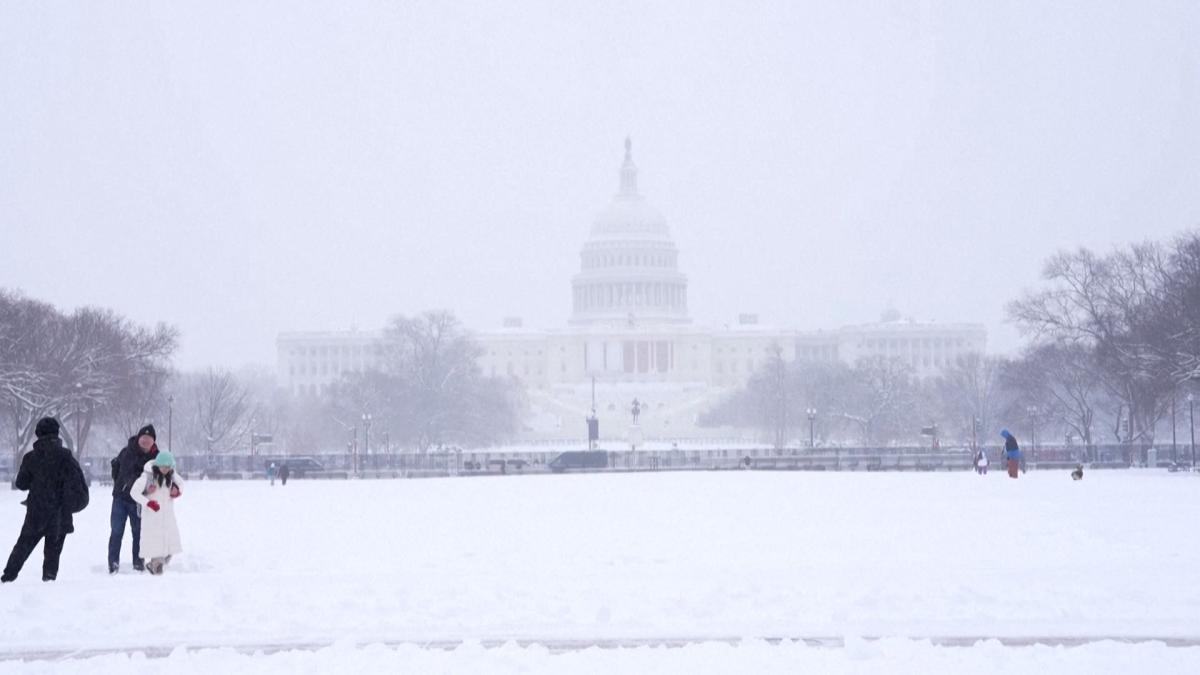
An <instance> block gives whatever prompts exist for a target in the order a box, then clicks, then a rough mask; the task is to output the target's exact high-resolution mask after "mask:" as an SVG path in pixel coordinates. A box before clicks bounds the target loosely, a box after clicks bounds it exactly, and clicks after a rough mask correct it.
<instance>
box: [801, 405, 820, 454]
mask: <svg viewBox="0 0 1200 675" xmlns="http://www.w3.org/2000/svg"><path fill="white" fill-rule="evenodd" d="M804 412H805V413H806V414H807V415H808V447H810V448H815V447H817V437H816V422H817V409H816V408H808V409H807V410H805V411H804Z"/></svg>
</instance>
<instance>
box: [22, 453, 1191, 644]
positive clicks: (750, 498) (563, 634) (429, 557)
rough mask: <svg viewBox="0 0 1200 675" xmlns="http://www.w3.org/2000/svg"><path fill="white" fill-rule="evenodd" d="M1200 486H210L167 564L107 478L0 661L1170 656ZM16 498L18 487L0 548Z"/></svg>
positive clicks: (803, 482)
mask: <svg viewBox="0 0 1200 675" xmlns="http://www.w3.org/2000/svg"><path fill="white" fill-rule="evenodd" d="M1198 492H1200V481H1198V480H1196V477H1195V476H1188V475H1179V474H1168V473H1166V472H1165V471H1163V472H1157V471H1153V472H1152V471H1111V472H1100V471H1096V472H1090V473H1089V474H1088V476H1087V478H1086V479H1085V480H1084V481H1082V482H1079V483H1076V482H1072V481H1071V480H1070V479H1069V477H1068V476H1067V475H1066V473H1065V472H1061V473H1060V472H1053V473H1050V472H1044V473H1037V472H1035V473H1030V474H1027V475H1025V476H1023V477H1022V478H1021V479H1020V480H1016V481H1014V480H1011V479H1008V478H1007V477H1004V476H1000V475H991V476H987V477H979V476H976V475H974V474H967V473H941V474H921V473H917V474H865V473H860V474H849V473H842V474H839V473H804V472H788V473H772V472H719V473H708V472H705V473H663V474H624V475H575V476H513V477H496V478H473V479H469V480H468V479H430V480H423V481H361V482H359V481H341V482H304V481H292V482H291V483H290V484H289V485H288V486H287V487H286V488H284V487H282V486H279V485H276V486H275V487H274V488H271V487H269V486H267V485H266V484H265V483H239V482H200V481H197V482H193V483H189V486H188V491H187V494H186V495H185V496H184V498H183V499H182V500H181V501H180V503H179V505H178V506H179V518H180V528H181V530H182V535H183V545H184V548H185V552H184V554H182V555H181V556H180V557H179V558H178V560H176V561H175V562H174V563H173V564H172V566H171V568H170V569H169V570H168V572H167V574H166V575H164V576H162V577H157V578H156V577H149V576H145V575H137V574H131V573H123V574H119V575H116V576H115V577H110V576H109V575H107V574H106V573H105V571H104V556H105V550H106V542H107V537H108V522H107V521H108V502H109V498H108V497H107V496H106V495H105V494H104V493H103V492H97V493H96V494H94V495H93V500H92V506H91V507H90V508H89V509H88V510H87V511H85V512H84V513H83V514H81V515H80V516H79V517H78V518H77V529H78V533H77V534H75V535H73V536H71V537H70V538H69V539H68V541H67V545H66V549H65V552H64V558H63V565H62V570H61V572H60V575H59V581H57V582H55V583H54V584H43V583H41V581H40V579H39V576H40V575H39V574H38V572H39V570H38V565H39V562H40V558H38V555H40V554H35V557H34V559H33V560H31V565H29V566H27V568H26V569H25V571H24V572H23V574H22V576H21V578H20V579H18V580H17V582H16V583H14V584H6V585H5V586H4V587H3V588H0V621H3V625H4V626H5V631H4V632H3V634H0V653H3V654H8V655H13V656H16V655H18V654H19V655H30V654H43V655H46V657H47V658H58V657H61V656H62V655H67V654H73V655H76V656H88V655H100V654H104V653H106V652H107V651H109V650H113V649H119V650H121V651H125V649H126V648H128V650H129V651H141V652H142V653H143V654H146V655H150V654H163V653H170V651H171V650H172V649H174V648H175V647H177V646H180V645H192V646H204V645H209V646H214V647H225V646H228V647H234V646H239V645H240V646H243V647H244V648H247V649H250V650H253V651H266V650H268V649H271V648H272V646H275V647H278V648H279V649H282V650H289V651H295V650H296V648H297V646H301V645H303V646H308V647H309V648H310V649H316V650H317V651H318V652H319V651H323V650H321V649H320V647H321V646H322V645H328V644H331V643H339V644H340V643H342V642H343V641H350V642H351V643H353V644H356V645H362V644H370V643H381V645H383V646H384V648H388V649H392V650H393V651H396V650H401V651H405V650H407V649H408V646H405V645H409V646H411V645H413V644H426V645H429V644H432V645H439V644H440V645H441V646H440V647H439V649H441V650H444V651H451V652H455V653H458V652H461V651H462V649H461V648H459V649H451V647H453V646H454V645H456V644H459V643H460V642H466V643H468V644H476V641H489V640H490V641H491V642H488V643H487V644H488V645H493V646H494V645H495V644H496V643H497V642H499V641H501V640H503V641H510V640H511V641H515V643H516V645H517V646H518V647H519V646H520V645H522V644H530V643H538V647H536V648H535V647H528V648H527V649H541V650H546V651H547V652H548V653H556V652H557V651H558V650H559V649H567V648H568V646H569V645H575V646H577V647H578V648H579V650H581V651H583V652H589V651H591V650H589V649H587V648H586V647H587V646H588V645H590V644H598V645H599V646H604V645H606V644H607V645H623V646H626V647H629V646H632V647H640V646H641V645H643V644H644V643H643V642H639V641H643V640H648V641H655V640H658V641H663V642H664V643H665V642H667V641H670V640H680V641H684V640H690V638H688V637H686V636H699V638H700V639H704V640H706V641H708V642H706V643H705V644H708V643H709V642H711V641H712V640H714V639H718V640H720V641H721V642H718V643H717V644H723V643H724V642H730V641H734V640H737V639H738V638H740V637H743V636H745V637H753V636H799V637H801V638H806V637H807V636H842V635H871V636H883V637H885V638H890V637H902V638H921V637H923V636H937V638H936V640H937V642H936V644H944V645H955V644H974V643H975V642H976V641H978V640H979V639H980V638H984V637H988V638H1003V639H1004V640H1005V641H1006V642H1007V643H1008V644H1012V645H1022V644H1029V643H1038V644H1041V645H1074V644H1083V643H1084V642H1088V641H1091V640H1095V639H1103V636H1115V637H1116V638H1118V639H1120V640H1127V641H1128V640H1141V639H1155V640H1158V642H1156V643H1154V644H1155V645H1156V646H1160V647H1162V648H1164V649H1165V648H1167V647H1166V646H1165V645H1166V644H1181V645H1182V644H1190V643H1191V641H1194V640H1196V639H1197V638H1198V637H1200V636H1197V634H1196V628H1195V627H1196V625H1197V617H1200V587H1197V585H1196V584H1192V583H1190V582H1189V581H1188V580H1189V579H1190V578H1191V575H1192V574H1193V573H1194V570H1196V569H1200V543H1198V542H1197V541H1196V539H1195V537H1193V536H1191V534H1190V533H1191V531H1192V529H1193V528H1192V526H1191V525H1189V523H1195V522H1200V499H1198V498H1197V496H1198ZM20 498H21V495H20V494H19V493H14V492H4V493H3V494H0V537H6V538H5V539H0V545H10V544H11V542H12V541H15V539H16V534H17V531H18V530H19V527H20V520H21V507H20V506H19V505H18V502H19V500H20ZM127 536H128V535H127ZM124 556H125V559H126V564H128V544H126V547H125V549H124ZM161 597H168V598H170V599H171V602H172V605H173V607H174V612H173V617H172V621H171V622H170V623H168V624H166V625H156V626H154V627H153V633H154V634H155V635H156V638H155V639H154V640H150V639H148V635H149V634H150V630H149V629H148V627H147V625H146V623H145V615H144V614H143V613H142V612H140V611H139V605H140V604H141V603H146V602H151V601H152V599H153V598H161ZM396 636H403V639H400V640H398V639H396ZM496 636H500V637H496ZM661 636H685V637H683V638H675V637H667V638H665V639H664V638H663V637H661ZM708 636H718V637H717V638H713V637H708ZM1090 636H1096V637H1090ZM810 639H812V640H818V641H820V640H833V641H836V640H838V639H840V638H836V637H834V638H822V637H812V638H810ZM855 640H859V639H858V638H855ZM885 641H886V640H885ZM760 642H762V641H761V640H760ZM401 643H403V644H401ZM478 644H480V645H482V644H484V643H483V642H478ZM762 644H768V645H769V644H770V643H769V642H762ZM821 644H823V645H824V644H826V643H821ZM830 644H833V643H830ZM923 644H931V645H932V644H934V643H932V642H930V643H923ZM994 644H995V645H996V646H997V647H998V648H1003V644H1004V643H1001V642H995V643H994ZM1103 644H1105V645H1113V644H1121V643H1117V642H1105V643H1103ZM387 645H391V647H387ZM556 645H558V646H556ZM1125 646H1126V647H1128V648H1129V649H1134V648H1140V647H1141V646H1139V645H1129V644H1126V645H1125ZM1090 647H1091V645H1090V644H1088V645H1085V646H1083V647H1079V648H1080V649H1087V648H1090ZM481 648H485V649H486V647H481ZM642 648H645V647H642ZM699 648H701V645H695V644H689V645H688V646H687V647H684V648H683V649H684V650H685V651H686V650H694V649H699ZM1030 648H1033V647H1030ZM1047 648H1053V649H1062V648H1065V647H1061V646H1059V647H1047ZM1106 648H1107V647H1106ZM234 651H235V653H236V650H234ZM615 651H625V650H615ZM634 651H636V650H634ZM1182 651H1184V652H1189V651H1190V650H1187V649H1185V650H1182ZM405 653H407V651H406V652H405Z"/></svg>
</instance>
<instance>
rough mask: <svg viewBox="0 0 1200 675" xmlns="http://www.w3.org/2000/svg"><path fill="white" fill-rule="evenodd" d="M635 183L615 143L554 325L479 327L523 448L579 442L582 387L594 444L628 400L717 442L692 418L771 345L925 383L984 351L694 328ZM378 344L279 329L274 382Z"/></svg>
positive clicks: (880, 330) (954, 341) (956, 333)
mask: <svg viewBox="0 0 1200 675" xmlns="http://www.w3.org/2000/svg"><path fill="white" fill-rule="evenodd" d="M637 177H638V170H637V166H636V165H635V164H634V163H633V151H632V144H631V142H630V141H629V139H626V140H625V161H624V163H623V164H622V165H621V176H620V189H619V191H618V192H617V195H616V196H615V197H614V198H613V200H612V202H611V203H610V204H609V205H608V206H607V207H606V208H605V209H604V210H603V211H601V212H600V214H599V215H598V216H596V219H595V221H594V222H593V223H592V227H591V232H590V234H589V236H588V239H587V241H586V242H585V243H584V244H583V248H582V250H581V252H580V269H579V272H578V273H577V274H575V275H574V277H572V279H571V299H572V300H571V302H572V311H571V318H570V320H569V322H568V325H567V326H566V327H565V328H562V329H548V330H531V329H527V328H525V327H524V326H523V325H522V322H521V320H520V319H517V318H510V319H505V321H504V325H503V327H502V328H500V329H497V330H490V331H481V332H477V333H476V337H477V339H478V341H479V343H480V344H481V345H482V347H483V354H482V356H481V357H480V360H479V365H480V367H481V368H482V370H483V372H484V374H486V375H490V376H495V377H512V378H515V379H516V380H518V381H520V383H521V384H522V385H523V386H524V387H525V389H526V392H527V394H528V401H529V410H528V411H527V415H526V419H525V420H523V423H522V432H521V439H520V440H528V441H533V440H559V439H572V440H576V439H578V438H579V437H581V435H583V434H584V433H585V432H586V429H585V427H584V422H583V420H584V418H585V417H586V416H587V415H588V414H590V412H591V408H592V392H593V382H594V390H595V397H596V414H597V416H598V417H599V418H600V428H601V436H602V437H603V438H605V439H609V440H612V439H624V438H626V436H627V433H628V432H629V426H630V406H631V403H632V401H633V399H634V398H637V399H638V401H639V403H640V404H641V415H640V420H639V423H640V432H639V434H640V435H642V436H644V438H645V439H646V440H664V441H665V440H690V439H700V438H704V437H706V436H714V435H717V434H721V433H724V434H728V430H725V431H724V432H721V431H719V430H710V429H704V428H701V427H699V426H698V425H697V421H698V418H699V416H700V415H701V414H702V413H704V412H705V411H707V410H708V409H709V408H711V407H712V406H713V404H715V403H717V402H718V401H720V400H721V398H722V397H723V396H725V395H727V394H729V393H730V392H732V391H733V390H735V389H736V388H737V387H739V386H741V385H743V384H745V382H746V380H747V379H748V378H749V377H750V375H751V374H752V373H754V371H755V370H756V369H758V368H759V367H761V366H762V365H763V363H764V362H765V361H766V360H767V359H768V358H769V356H770V354H771V352H772V351H773V350H775V349H780V350H782V353H783V356H784V358H785V359H787V360H789V361H791V360H797V359H798V360H801V361H835V360H840V361H843V362H846V363H854V362H855V361H856V360H858V359H859V358H861V357H870V356H886V357H897V358H900V359H903V360H904V361H905V362H907V363H908V364H909V365H911V366H912V368H913V370H914V371H915V372H916V373H917V375H918V376H922V377H927V376H931V375H936V374H938V373H939V372H941V370H942V369H943V368H945V367H947V366H949V365H951V364H953V363H955V362H956V361H957V360H959V359H961V358H962V357H963V356H965V355H966V354H968V353H972V352H976V353H982V352H984V350H985V347H986V342H987V333H986V331H985V329H984V327H983V326H981V325H977V324H942V323H921V322H914V321H911V320H901V319H900V318H899V316H898V315H897V314H894V313H893V314H892V315H885V316H884V317H883V320H881V321H880V322H879V323H876V324H868V325H862V326H851V327H844V328H841V329H838V330H832V331H818V332H800V331H794V330H780V329H772V328H768V327H765V326H760V325H759V323H758V319H757V316H755V315H752V314H743V315H741V316H740V317H738V320H737V322H736V323H735V324H733V325H731V326H724V327H721V328H719V329H713V328H705V327H700V326H696V325H694V324H693V323H692V321H691V319H690V317H689V314H688V306H689V299H688V280H687V276H686V275H685V274H683V273H682V272H681V271H680V268H679V249H677V248H676V247H675V242H674V240H672V238H671V232H670V230H669V229H668V228H667V223H666V220H665V219H664V218H663V216H662V214H661V213H659V212H658V210H657V209H655V208H654V207H653V206H652V205H651V204H650V203H649V202H648V201H647V200H646V198H645V197H644V196H643V195H642V194H641V193H640V192H639V191H638V181H637ZM382 339H383V333H382V331H361V332H360V331H346V332H321V333H316V332H311V333H310V332H305V333H283V334H281V335H279V337H278V340H277V349H278V363H277V368H278V375H279V382H280V384H281V385H282V386H284V387H286V388H287V389H288V390H290V391H291V392H292V393H294V394H310V395H316V394H319V393H321V392H322V391H323V390H324V389H325V388H326V387H328V386H329V385H330V384H332V383H333V382H334V381H336V380H338V379H339V378H340V377H341V376H342V375H343V374H344V373H347V372H352V371H356V370H363V369H367V368H371V367H373V366H375V365H377V363H378V359H379V354H380V353H381V351H382V349H381V347H380V345H381V341H382Z"/></svg>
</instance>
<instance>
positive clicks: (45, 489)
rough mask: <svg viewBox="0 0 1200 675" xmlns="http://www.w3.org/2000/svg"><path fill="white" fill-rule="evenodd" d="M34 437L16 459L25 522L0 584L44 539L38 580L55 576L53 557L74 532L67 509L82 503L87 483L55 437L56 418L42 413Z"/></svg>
mask: <svg viewBox="0 0 1200 675" xmlns="http://www.w3.org/2000/svg"><path fill="white" fill-rule="evenodd" d="M34 431H35V433H36V434H37V440H36V441H35V442H34V444H33V451H31V452H29V453H27V454H26V455H25V457H24V458H23V459H22V460H21V468H20V470H18V472H17V480H16V482H15V485H16V488H17V489H18V490H28V491H29V497H28V498H27V499H26V500H25V524H24V525H23V526H22V527H21V535H20V536H19V537H17V543H16V545H15V546H13V550H12V554H11V555H10V556H9V557H8V564H7V565H5V567H4V574H3V576H0V582H5V583H7V582H9V581H13V580H15V579H16V578H17V575H18V574H19V573H20V572H21V567H23V566H24V565H25V561H26V560H28V559H29V555H30V554H31V553H33V549H34V548H36V547H37V545H38V542H39V541H41V540H42V539H45V540H46V545H45V549H44V553H43V558H42V581H54V580H55V579H56V578H57V577H58V560H59V557H60V556H61V555H62V549H63V544H64V543H65V542H66V539H67V534H69V533H71V532H74V531H75V522H74V519H73V518H72V517H71V515H72V514H73V513H76V512H78V511H81V510H83V508H84V507H85V506H87V501H88V494H87V483H86V482H85V481H84V477H83V469H81V468H79V462H78V461H77V460H76V459H75V457H74V456H73V455H72V454H71V451H70V450H68V449H66V448H64V447H63V444H62V441H61V440H60V439H59V437H58V432H59V426H58V420H56V419H54V418H53V417H45V418H42V419H41V420H39V421H38V423H37V426H36V427H35V428H34Z"/></svg>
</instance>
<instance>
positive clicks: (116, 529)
mask: <svg viewBox="0 0 1200 675" xmlns="http://www.w3.org/2000/svg"><path fill="white" fill-rule="evenodd" d="M157 441H158V435H157V434H156V433H155V431H154V425H153V424H147V425H146V426H144V427H142V428H141V429H138V432H137V434H136V435H134V436H130V437H129V442H128V443H127V444H126V445H125V447H124V448H123V449H122V450H121V452H120V453H118V454H117V456H116V457H114V458H113V460H112V479H113V492H112V495H113V500H112V512H111V513H110V514H109V527H110V528H111V529H112V531H111V533H110V534H109V536H108V573H109V574H116V573H117V570H119V569H120V568H121V540H122V539H124V538H125V521H126V520H128V521H129V529H130V531H131V532H132V534H133V569H135V570H138V571H139V572H140V571H142V570H144V569H146V563H145V561H143V560H142V557H141V538H142V516H141V513H140V512H139V511H138V505H137V502H135V501H133V497H131V496H130V495H129V488H131V487H132V486H133V482H134V481H135V480H137V479H138V477H139V476H141V475H142V469H143V468H145V466H146V462H149V461H150V460H152V459H154V458H155V457H157V456H158V445H157Z"/></svg>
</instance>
